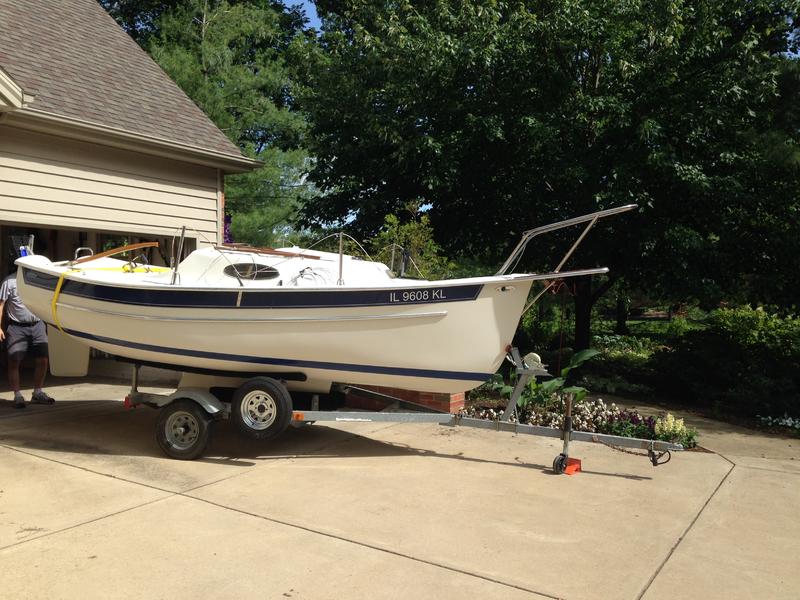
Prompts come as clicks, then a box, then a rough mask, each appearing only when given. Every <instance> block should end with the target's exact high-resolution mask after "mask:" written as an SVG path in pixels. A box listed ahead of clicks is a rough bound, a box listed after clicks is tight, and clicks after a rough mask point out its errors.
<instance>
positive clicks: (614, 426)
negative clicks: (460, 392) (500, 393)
mask: <svg viewBox="0 0 800 600" xmlns="http://www.w3.org/2000/svg"><path fill="white" fill-rule="evenodd" d="M564 410H565V402H564V400H563V399H557V400H555V401H554V402H551V403H548V404H547V405H546V406H545V405H541V404H534V403H529V404H527V405H526V406H525V407H523V408H521V409H520V410H519V416H520V418H519V422H520V423H523V424H526V425H541V426H544V427H556V428H560V427H561V425H562V423H563V420H564ZM461 414H463V415H465V416H468V417H475V418H478V419H490V420H497V419H499V418H500V416H501V415H502V414H503V407H489V406H480V405H470V406H467V407H466V408H465V409H463V410H462V411H461ZM514 420H515V421H516V419H514ZM572 426H573V428H574V429H576V430H578V431H587V432H589V433H608V434H611V435H620V436H624V437H636V438H643V439H647V440H663V441H666V442H674V443H678V444H682V445H683V447H684V448H693V447H695V446H696V445H697V431H695V430H694V429H690V428H687V427H686V426H685V424H684V422H683V419H676V418H675V417H673V416H672V415H671V414H669V413H665V414H663V415H661V416H659V417H645V416H643V415H641V414H640V413H639V412H637V411H635V410H625V409H622V408H620V407H618V406H617V405H616V404H614V403H611V404H606V403H605V402H604V401H603V399H602V398H597V399H591V400H589V399H587V400H583V401H581V402H577V403H575V404H574V406H573V408H572Z"/></svg>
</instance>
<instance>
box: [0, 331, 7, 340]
mask: <svg viewBox="0 0 800 600" xmlns="http://www.w3.org/2000/svg"><path fill="white" fill-rule="evenodd" d="M4 339H6V332H5V331H3V330H2V329H0V342H2V341H3V340H4Z"/></svg>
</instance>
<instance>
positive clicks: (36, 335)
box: [6, 321, 47, 360]
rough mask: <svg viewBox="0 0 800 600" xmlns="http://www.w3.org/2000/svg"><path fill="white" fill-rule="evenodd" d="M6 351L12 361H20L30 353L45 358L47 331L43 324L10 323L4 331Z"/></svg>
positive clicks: (37, 322) (39, 322)
mask: <svg viewBox="0 0 800 600" xmlns="http://www.w3.org/2000/svg"><path fill="white" fill-rule="evenodd" d="M6 351H7V352H8V356H9V357H10V358H12V359H17V360H22V359H23V358H24V357H25V354H26V353H28V352H30V353H31V354H33V355H34V356H37V357H39V356H47V329H45V326H44V323H42V322H41V321H36V322H35V323H30V324H27V325H26V324H22V323H15V322H14V321H11V323H9V324H8V331H6Z"/></svg>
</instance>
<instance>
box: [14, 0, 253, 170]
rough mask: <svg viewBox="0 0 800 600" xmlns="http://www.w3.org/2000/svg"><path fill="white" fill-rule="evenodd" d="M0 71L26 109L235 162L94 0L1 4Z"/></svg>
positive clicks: (233, 151) (228, 147)
mask: <svg viewBox="0 0 800 600" xmlns="http://www.w3.org/2000/svg"><path fill="white" fill-rule="evenodd" d="M0 66H2V67H3V68H4V69H5V70H6V72H7V73H8V74H9V75H10V76H11V77H12V79H13V80H14V81H15V82H16V83H17V84H18V85H19V86H20V87H22V89H23V90H24V91H25V92H26V93H28V94H34V95H35V96H36V99H35V101H34V102H33V103H32V104H31V105H30V108H31V109H35V110H40V111H45V112H49V113H53V114H56V115H58V116H61V117H68V118H72V119H80V120H82V121H87V122H89V123H92V124H95V125H100V126H104V127H111V128H115V129H122V130H124V131H126V132H129V133H133V134H138V135H144V136H149V137H152V138H159V139H162V140H166V141H170V142H178V143H181V144H186V145H189V146H194V147H196V148H198V149H201V150H210V151H212V152H219V153H222V154H227V155H232V156H234V157H241V152H240V151H239V149H238V148H237V147H236V145H235V144H233V143H232V142H231V141H230V140H229V139H228V138H227V137H226V136H225V134H223V133H222V132H221V131H220V130H219V129H218V128H217V127H216V126H215V125H214V123H213V122H212V121H211V120H210V119H209V118H208V117H207V116H206V115H205V114H204V113H203V111H202V110H200V109H199V108H198V107H197V105H195V104H194V102H192V101H191V100H190V99H189V97H188V96H186V94H184V93H183V91H182V90H181V89H180V88H179V87H178V85H177V84H176V83H175V82H173V81H172V80H171V79H170V78H169V77H168V76H167V75H166V73H164V71H162V70H161V68H160V67H159V66H158V65H157V64H156V63H155V62H154V61H153V60H152V59H151V58H150V56H149V55H148V54H147V53H146V52H145V51H144V50H142V49H141V48H140V47H139V46H138V45H137V44H136V42H134V41H133V40H132V39H131V38H130V36H128V34H126V33H125V32H124V31H123V30H122V29H121V28H120V27H119V26H118V25H117V23H116V22H115V21H114V19H112V18H111V17H110V16H109V15H108V14H107V13H106V12H105V10H103V8H102V7H101V6H100V5H99V4H98V3H97V2H96V0H58V1H57V2H53V1H52V0H0Z"/></svg>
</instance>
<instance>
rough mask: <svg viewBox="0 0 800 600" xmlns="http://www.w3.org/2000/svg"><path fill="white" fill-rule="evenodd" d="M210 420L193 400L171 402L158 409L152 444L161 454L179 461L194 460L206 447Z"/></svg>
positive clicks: (209, 431)
mask: <svg viewBox="0 0 800 600" xmlns="http://www.w3.org/2000/svg"><path fill="white" fill-rule="evenodd" d="M210 423H211V418H210V416H209V415H208V413H206V411H204V410H203V409H202V408H201V407H200V406H199V405H198V404H197V402H195V401H194V400H189V399H181V400H175V401H174V402H172V403H170V404H168V405H167V406H165V407H164V408H162V409H161V415H160V416H159V417H158V425H157V429H156V441H157V442H158V445H159V446H161V449H162V450H163V451H164V453H165V454H166V455H167V456H169V457H171V458H177V459H180V460H194V459H195V458H197V457H198V456H200V455H201V454H202V453H203V451H204V450H205V449H206V445H208V440H209V437H210V435H211V427H210Z"/></svg>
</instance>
